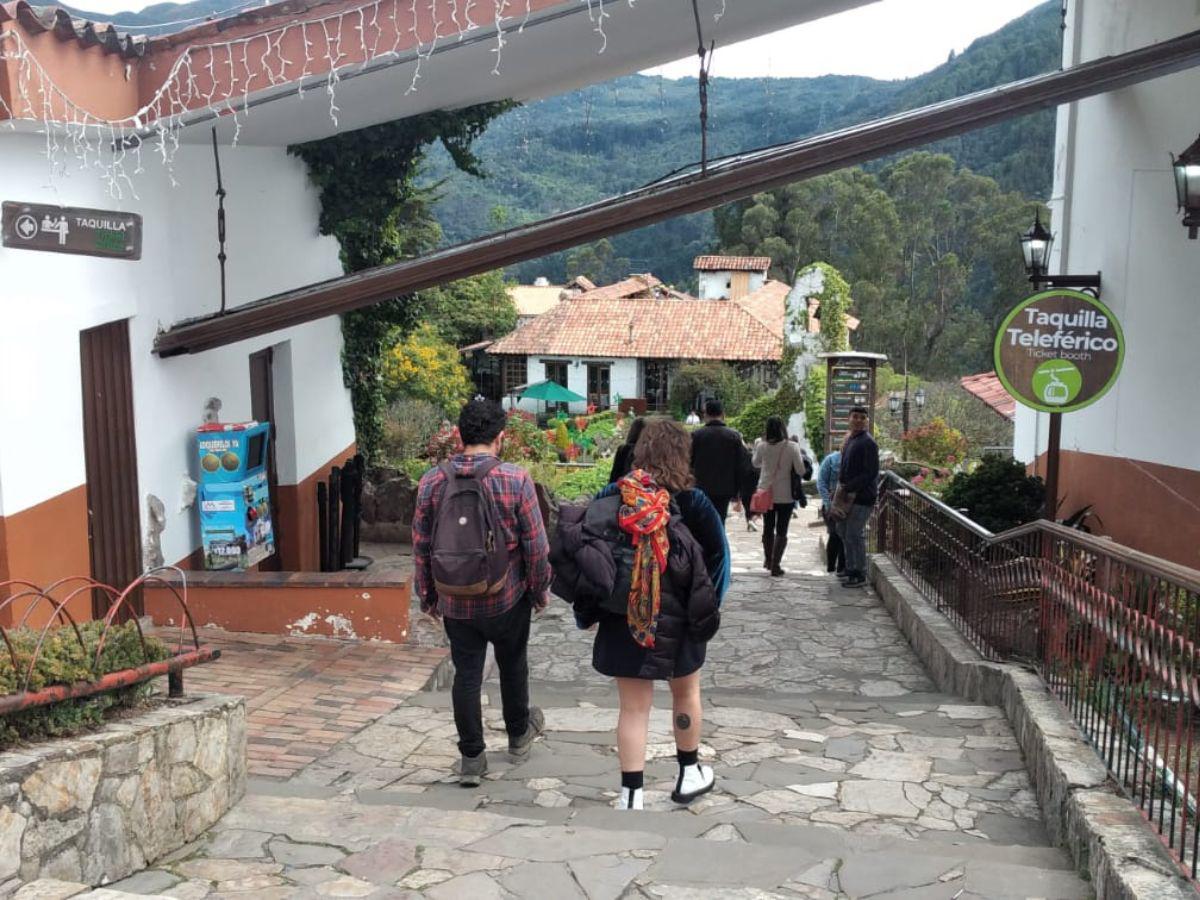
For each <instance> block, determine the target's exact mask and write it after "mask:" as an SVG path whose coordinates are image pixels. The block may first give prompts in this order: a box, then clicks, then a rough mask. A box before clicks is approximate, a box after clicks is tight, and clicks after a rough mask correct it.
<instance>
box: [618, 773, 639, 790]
mask: <svg viewBox="0 0 1200 900" xmlns="http://www.w3.org/2000/svg"><path fill="white" fill-rule="evenodd" d="M642 775H643V773H642V772H622V773H621V787H623V788H628V789H629V790H631V791H640V790H641V789H642V784H643V781H642Z"/></svg>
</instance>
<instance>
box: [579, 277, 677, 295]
mask: <svg viewBox="0 0 1200 900" xmlns="http://www.w3.org/2000/svg"><path fill="white" fill-rule="evenodd" d="M661 285H662V282H661V281H659V280H658V279H657V278H655V277H654V276H653V275H630V276H629V277H628V278H626V279H624V280H623V281H618V282H616V283H615V284H606V285H605V286H604V287H598V288H592V289H591V290H587V291H584V292H583V293H582V294H576V295H575V296H574V298H572V299H574V300H620V299H622V298H624V297H634V296H636V295H638V294H643V293H646V292H647V291H651V290H653V289H654V288H656V287H660V286H661Z"/></svg>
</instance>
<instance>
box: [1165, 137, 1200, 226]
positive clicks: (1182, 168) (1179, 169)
mask: <svg viewBox="0 0 1200 900" xmlns="http://www.w3.org/2000/svg"><path fill="white" fill-rule="evenodd" d="M1171 168H1172V169H1174V170H1175V195H1176V197H1177V199H1178V201H1179V209H1180V210H1181V211H1182V212H1183V227H1184V228H1186V229H1187V230H1188V237H1189V238H1191V239H1192V240H1193V241H1194V240H1195V239H1196V235H1197V234H1198V233H1200V138H1196V140H1195V142H1194V143H1193V144H1192V145H1191V146H1190V147H1188V148H1187V149H1186V150H1184V151H1183V152H1182V153H1180V154H1179V157H1178V158H1176V157H1174V156H1172V157H1171Z"/></svg>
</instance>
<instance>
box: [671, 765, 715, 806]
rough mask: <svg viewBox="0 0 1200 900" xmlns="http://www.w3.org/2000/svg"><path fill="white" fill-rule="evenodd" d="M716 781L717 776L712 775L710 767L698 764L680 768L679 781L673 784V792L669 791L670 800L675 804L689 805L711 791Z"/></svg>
mask: <svg viewBox="0 0 1200 900" xmlns="http://www.w3.org/2000/svg"><path fill="white" fill-rule="evenodd" d="M716 780H717V776H716V775H714V774H713V770H712V766H704V765H701V764H700V763H696V764H695V765H692V766H680V767H679V779H678V780H677V781H676V782H675V790H673V791H671V799H672V800H674V801H675V802H676V803H691V802H692V801H693V800H695V799H696V798H697V797H699V796H701V795H703V794H707V793H708V792H709V791H711V790H712V789H713V784H715V783H716Z"/></svg>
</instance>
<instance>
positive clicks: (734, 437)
mask: <svg viewBox="0 0 1200 900" xmlns="http://www.w3.org/2000/svg"><path fill="white" fill-rule="evenodd" d="M724 416H725V409H724V407H722V406H721V401H720V400H708V401H707V402H705V404H704V425H703V426H701V427H700V428H697V429H696V430H695V431H693V432H692V472H693V474H695V476H696V486H697V487H698V488H700V490H702V491H704V493H706V494H708V498H709V499H710V500H712V502H713V506H715V507H716V508H717V514H718V515H719V516H720V517H721V521H722V522H724V521H725V516H726V514H727V513H728V512H729V501H730V500H732V499H733V498H734V497H737V496H738V495H739V493H740V490H741V488H742V487H743V484H742V481H743V480H744V478H745V473H746V472H748V471H750V470H752V469H753V466H751V464H750V451H749V450H747V449H746V444H745V443H744V442H743V441H742V436H741V435H740V434H739V433H738V432H737V431H736V430H735V429H733V428H730V427H729V426H728V425H726V424H725V418H724ZM751 490H753V488H751Z"/></svg>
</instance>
